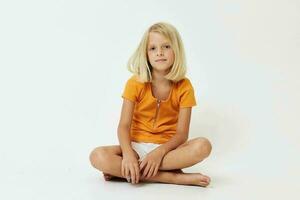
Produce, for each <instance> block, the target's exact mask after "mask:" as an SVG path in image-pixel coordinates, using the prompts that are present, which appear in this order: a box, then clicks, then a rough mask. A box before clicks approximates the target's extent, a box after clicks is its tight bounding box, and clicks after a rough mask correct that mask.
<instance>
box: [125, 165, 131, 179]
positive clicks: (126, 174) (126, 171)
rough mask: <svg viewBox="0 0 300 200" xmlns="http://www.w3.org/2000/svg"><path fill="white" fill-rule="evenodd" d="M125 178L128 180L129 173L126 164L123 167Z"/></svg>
mask: <svg viewBox="0 0 300 200" xmlns="http://www.w3.org/2000/svg"><path fill="white" fill-rule="evenodd" d="M125 178H126V179H127V182H129V181H128V179H129V178H130V174H129V169H128V167H127V166H126V168H125Z"/></svg>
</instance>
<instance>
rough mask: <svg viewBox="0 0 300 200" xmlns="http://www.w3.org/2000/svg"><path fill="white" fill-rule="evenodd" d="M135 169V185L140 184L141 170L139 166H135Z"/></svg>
mask: <svg viewBox="0 0 300 200" xmlns="http://www.w3.org/2000/svg"><path fill="white" fill-rule="evenodd" d="M134 169H135V183H138V182H139V180H140V170H139V166H138V165H134Z"/></svg>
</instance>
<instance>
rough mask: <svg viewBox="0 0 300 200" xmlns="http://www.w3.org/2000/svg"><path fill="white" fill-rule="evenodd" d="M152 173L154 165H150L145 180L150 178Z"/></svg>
mask: <svg viewBox="0 0 300 200" xmlns="http://www.w3.org/2000/svg"><path fill="white" fill-rule="evenodd" d="M153 171H154V165H151V167H150V169H149V172H148V175H147V178H150V177H151V176H152V174H153Z"/></svg>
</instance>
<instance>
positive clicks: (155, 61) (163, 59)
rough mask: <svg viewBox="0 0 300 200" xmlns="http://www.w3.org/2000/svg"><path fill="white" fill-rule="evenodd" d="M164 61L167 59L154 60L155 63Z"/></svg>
mask: <svg viewBox="0 0 300 200" xmlns="http://www.w3.org/2000/svg"><path fill="white" fill-rule="evenodd" d="M164 61H167V59H158V60H155V62H164Z"/></svg>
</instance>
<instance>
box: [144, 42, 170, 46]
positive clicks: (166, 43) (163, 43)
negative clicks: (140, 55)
mask: <svg viewBox="0 0 300 200" xmlns="http://www.w3.org/2000/svg"><path fill="white" fill-rule="evenodd" d="M164 44H170V42H164V43H162V45H164ZM153 45H154V44H149V46H153Z"/></svg>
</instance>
